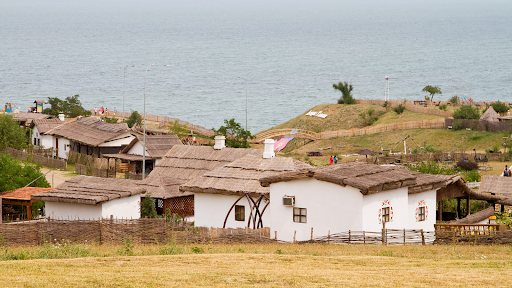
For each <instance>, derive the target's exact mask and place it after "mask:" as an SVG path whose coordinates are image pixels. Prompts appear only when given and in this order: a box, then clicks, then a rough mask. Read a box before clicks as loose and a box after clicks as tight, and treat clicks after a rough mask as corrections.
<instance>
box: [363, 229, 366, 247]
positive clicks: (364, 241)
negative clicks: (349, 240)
mask: <svg viewBox="0 0 512 288" xmlns="http://www.w3.org/2000/svg"><path fill="white" fill-rule="evenodd" d="M363 244H366V233H365V232H364V231H363Z"/></svg>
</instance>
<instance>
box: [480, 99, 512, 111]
mask: <svg viewBox="0 0 512 288" xmlns="http://www.w3.org/2000/svg"><path fill="white" fill-rule="evenodd" d="M489 106H492V109H494V111H496V113H505V112H507V111H508V110H509V109H510V108H508V106H507V105H505V103H503V102H500V101H498V102H496V103H492V104H491V105H487V106H486V107H485V109H484V111H483V112H482V113H485V111H487V109H489Z"/></svg>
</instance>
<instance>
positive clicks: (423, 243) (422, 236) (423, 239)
mask: <svg viewBox="0 0 512 288" xmlns="http://www.w3.org/2000/svg"><path fill="white" fill-rule="evenodd" d="M421 245H425V233H424V232H423V229H421Z"/></svg>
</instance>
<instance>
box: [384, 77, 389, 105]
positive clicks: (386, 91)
mask: <svg viewBox="0 0 512 288" xmlns="http://www.w3.org/2000/svg"><path fill="white" fill-rule="evenodd" d="M384 101H389V76H386V85H385V86H384Z"/></svg>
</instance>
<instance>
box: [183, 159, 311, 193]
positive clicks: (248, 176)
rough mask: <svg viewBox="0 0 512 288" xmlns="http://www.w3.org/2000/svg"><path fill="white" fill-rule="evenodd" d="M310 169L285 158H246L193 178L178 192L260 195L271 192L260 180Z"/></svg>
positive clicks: (307, 165)
mask: <svg viewBox="0 0 512 288" xmlns="http://www.w3.org/2000/svg"><path fill="white" fill-rule="evenodd" d="M310 168H312V166H311V165H309V164H306V163H304V162H301V161H298V160H295V159H293V158H288V157H274V158H271V159H264V158H262V157H261V156H256V155H247V156H244V157H242V158H239V159H237V160H235V161H233V162H231V163H229V164H226V165H224V166H221V167H219V168H217V169H214V170H212V171H210V172H206V173H205V174H204V175H203V176H202V177H197V178H194V179H192V180H190V181H188V182H187V183H185V184H183V185H182V186H181V187H180V191H184V192H185V191H186V192H194V193H197V192H200V193H213V194H227V195H243V194H244V193H250V194H251V195H252V196H256V197H257V196H259V195H260V194H266V195H267V196H268V194H269V192H270V188H269V187H263V186H261V185H260V181H259V179H260V178H262V177H270V176H275V175H278V174H281V173H283V172H298V171H302V170H305V169H310Z"/></svg>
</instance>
